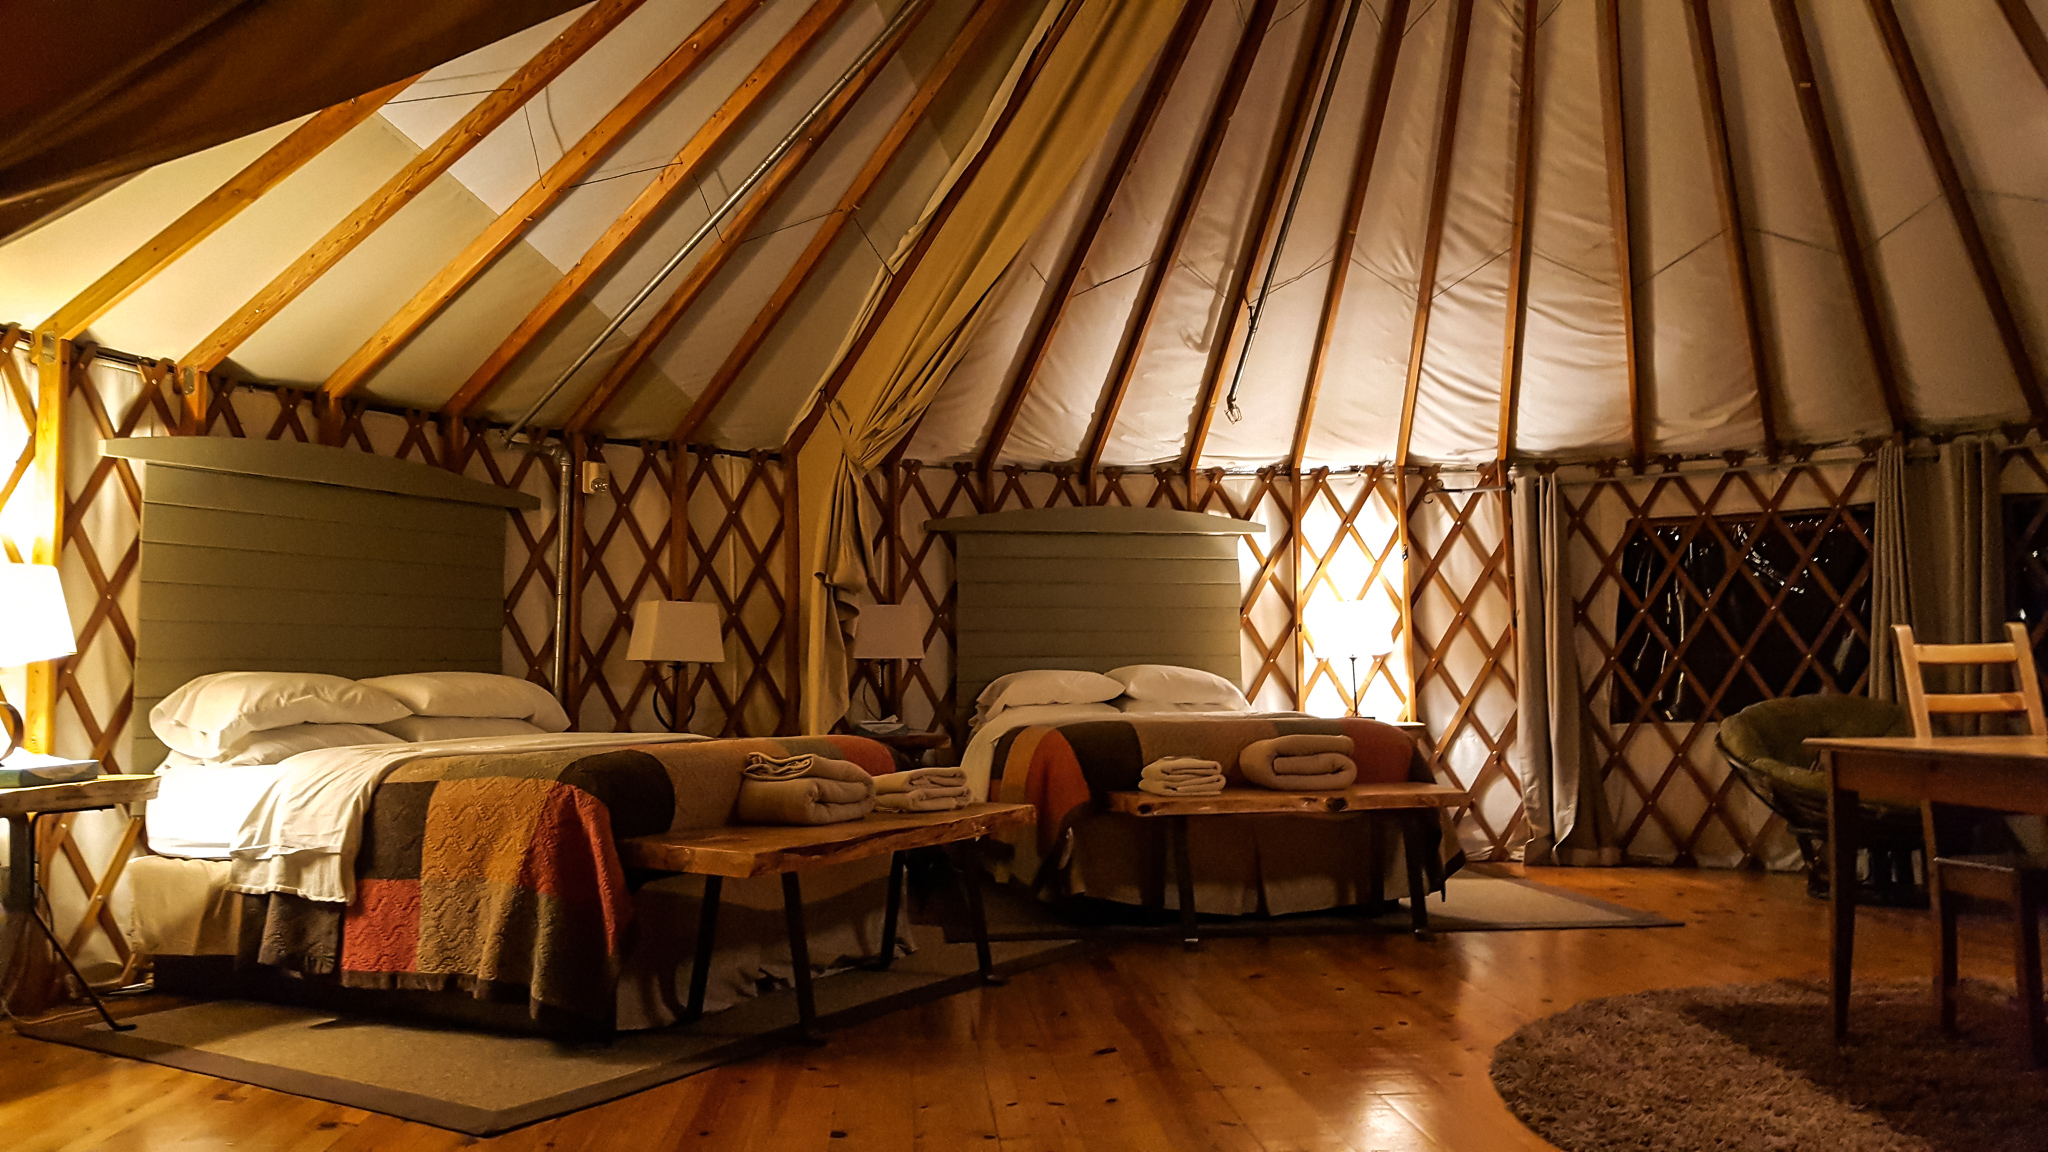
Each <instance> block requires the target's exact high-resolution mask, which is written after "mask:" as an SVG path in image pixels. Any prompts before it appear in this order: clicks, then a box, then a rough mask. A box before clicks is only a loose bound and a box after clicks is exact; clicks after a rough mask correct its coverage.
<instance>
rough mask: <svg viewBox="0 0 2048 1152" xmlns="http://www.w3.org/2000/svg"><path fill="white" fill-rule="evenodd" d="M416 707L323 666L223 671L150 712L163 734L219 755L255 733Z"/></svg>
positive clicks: (179, 744)
mask: <svg viewBox="0 0 2048 1152" xmlns="http://www.w3.org/2000/svg"><path fill="white" fill-rule="evenodd" d="M410 712H411V709H409V708H407V707H406V706H405V705H404V704H401V703H399V701H398V700H397V699H395V698H393V697H392V696H390V695H389V694H387V693H384V692H380V691H378V690H377V689H375V688H370V687H365V686H364V685H362V684H360V683H358V682H356V681H354V680H349V679H345V678H343V677H340V676H327V675H324V674H321V673H317V672H216V673H214V674H212V675H210V676H200V677H198V678H196V679H193V680H189V681H187V682H186V683H184V684H182V685H180V686H179V687H178V688H177V690H176V691H174V692H172V693H171V694H170V695H169V696H166V697H164V698H163V699H162V700H160V701H158V702H157V706H156V707H154V708H152V709H150V710H149V726H150V729H151V730H152V731H154V732H155V733H156V738H157V739H159V740H161V741H163V742H164V743H165V744H167V745H169V746H170V747H172V748H175V749H177V750H178V751H180V752H183V753H184V754H186V755H187V756H195V757H198V758H199V759H201V760H212V759H215V758H216V757H218V756H219V755H220V754H221V751H222V750H223V749H226V748H232V747H234V746H235V745H236V744H238V743H240V742H241V741H242V739H243V738H244V737H246V736H248V735H249V733H251V732H263V731H267V730H269V729H272V728H283V727H286V726H288V725H292V724H382V723H384V722H385V721H387V720H396V719H398V718H399V717H400V716H404V715H407V714H409V713H410Z"/></svg>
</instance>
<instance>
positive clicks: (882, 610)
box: [853, 604, 925, 712]
mask: <svg viewBox="0 0 2048 1152" xmlns="http://www.w3.org/2000/svg"><path fill="white" fill-rule="evenodd" d="M924 631H925V630H924V622H923V621H921V620H919V619H918V613H917V607H916V605H912V604H870V605H868V606H866V607H865V608H862V609H861V610H860V619H859V621H858V622H857V623H856V625H855V630H854V633H853V658H854V659H855V660H866V661H873V662H876V663H879V662H881V661H884V660H922V659H924ZM875 683H876V684H878V685H879V684H880V683H881V677H880V676H877V677H875ZM881 710H882V702H881V701H880V700H877V701H876V702H875V711H877V712H880V711H881Z"/></svg>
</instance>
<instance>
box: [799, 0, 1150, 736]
mask: <svg viewBox="0 0 2048 1152" xmlns="http://www.w3.org/2000/svg"><path fill="white" fill-rule="evenodd" d="M1067 7H1073V8H1074V9H1075V10H1074V12H1073V18H1072V20H1071V22H1070V23H1069V24H1068V25H1067V27H1066V29H1065V31H1064V33H1063V34H1061V35H1060V37H1059V41H1058V43H1056V44H1054V45H1052V46H1051V51H1050V54H1049V55H1048V56H1047V57H1046V62H1045V66H1044V68H1043V70H1042V71H1041V72H1040V73H1039V74H1038V77H1037V79H1036V80H1035V81H1034V82H1033V84H1032V85H1031V87H1030V89H1029V90H1028V91H1027V92H1026V93H1025V94H1024V96H1023V99H1022V103H1021V104H1020V105H1019V106H1018V109H1017V112H1016V116H1015V119H1013V120H1012V121H1011V123H1010V125H1009V127H1008V128H1007V129H1006V130H1005V131H1004V132H1003V133H1002V134H1001V135H1000V137H995V138H990V136H989V135H988V124H987V123H986V122H984V125H983V141H982V143H980V144H978V145H977V146H976V148H974V149H969V150H968V152H967V153H966V154H965V155H963V157H962V160H963V163H962V164H959V165H956V166H955V174H956V178H957V174H958V173H959V172H960V171H961V169H962V168H964V167H965V164H964V161H965V159H966V155H972V154H973V153H974V152H975V151H976V150H977V149H979V148H987V149H989V153H988V157H987V159H986V161H985V162H984V163H983V164H982V166H981V168H980V170H979V171H978V172H976V173H975V174H974V177H973V183H972V184H971V185H970V186H969V187H968V188H967V190H966V192H965V193H964V195H963V197H962V198H961V200H960V202H959V203H958V205H957V206H956V207H955V208H954V210H953V211H952V212H951V214H950V215H948V216H947V217H946V219H945V220H944V221H943V222H942V223H940V224H939V225H937V226H938V227H939V229H940V231H939V233H938V235H937V236H936V237H935V238H934V239H933V241H932V243H931V246H930V248H929V249H928V250H927V251H926V253H925V255H924V257H923V259H922V260H921V261H920V262H919V263H918V265H917V267H916V268H915V269H914V270H913V271H912V272H911V273H910V277H911V279H910V280H909V281H908V282H906V283H905V284H904V286H903V288H902V291H901V292H900V293H899V294H898V296H897V297H896V300H895V302H894V303H893V304H892V305H891V307H890V309H889V313H888V315H887V316H885V317H883V318H882V320H881V322H880V323H879V325H878V326H877V327H876V330H875V334H874V337H873V338H872V339H871V340H870V341H869V342H868V344H867V346H866V347H865V348H864V349H863V350H862V351H861V353H860V358H859V359H858V360H857V361H856V362H855V363H854V365H853V368H852V369H851V371H850V372H849V374H848V375H847V377H846V380H845V383H844V384H843V385H842V386H841V387H840V390H839V393H838V395H837V396H835V397H834V398H832V399H831V400H830V401H828V402H827V403H826V405H825V412H824V417H823V419H822V420H820V421H819V423H818V426H817V430H816V431H815V432H814V433H813V434H812V436H811V438H810V440H809V441H808V442H806V443H805V444H804V446H803V449H802V452H801V453H800V454H799V456H798V459H797V489H798V531H799V533H800V535H799V540H800V541H801V542H802V545H803V556H802V564H803V567H802V571H803V572H805V573H807V574H809V575H808V578H807V579H806V580H805V581H804V582H803V590H802V603H803V610H802V626H803V629H804V662H803V669H804V683H803V690H802V711H803V722H804V730H805V731H808V732H824V731H826V730H828V729H829V728H830V727H831V726H832V725H833V724H834V723H835V722H837V721H838V719H839V718H840V717H841V716H843V715H845V713H846V702H847V667H846V652H847V642H848V640H849V638H850V637H851V634H852V632H851V630H852V625H853V621H854V618H855V617H856V615H857V614H858V611H859V608H858V600H857V598H858V597H860V596H861V595H862V594H864V593H865V591H866V589H867V573H868V570H869V560H870V557H869V555H868V549H869V545H868V541H869V540H870V539H871V537H872V528H873V525H874V524H875V520H874V513H873V511H872V510H867V511H865V512H864V511H863V508H862V503H863V500H862V494H861V477H862V476H864V475H865V474H866V473H867V472H868V471H869V470H870V469H873V468H874V467H875V466H877V465H878V464H880V463H881V462H882V460H883V458H884V457H886V456H887V455H888V454H889V452H890V450H891V449H893V448H894V447H895V446H896V444H897V443H898V442H899V441H901V440H902V439H903V437H905V436H907V435H909V434H910V430H911V429H912V427H914V426H915V425H916V423H917V420H918V418H919V417H920V416H922V415H923V414H924V411H925V409H926V408H927V407H929V406H930V404H931V402H932V398H933V397H934V396H935V395H936V394H937V392H938V389H939V386H940V384H942V383H943V382H944V381H945V378H946V374H947V373H948V372H949V371H950V370H951V369H952V367H953V364H954V362H955V361H956V360H957V359H958V358H959V356H960V353H961V351H962V349H963V348H964V347H965V345H966V343H967V340H968V337H970V336H971V335H972V334H973V332H974V328H975V326H976V325H977V324H978V323H979V322H980V320H981V318H982V317H983V315H984V310H985V306H986V305H987V303H988V299H989V296H990V293H991V291H992V289H993V288H994V286H995V283H996V281H997V279H998V278H1000V277H1001V276H1002V274H1003V272H1004V271H1005V270H1006V269H1007V268H1008V267H1009V266H1010V262H1011V260H1013V259H1014V258H1015V257H1016V255H1017V253H1018V252H1019V251H1021V250H1022V249H1023V247H1024V244H1025V242H1026V241H1027V240H1028V239H1030V237H1031V235H1032V233H1033V232H1035V231H1037V229H1038V225H1039V223H1040V222H1041V221H1043V220H1044V219H1045V217H1046V215H1047V214H1048V213H1049V212H1051V210H1052V208H1053V207H1054V205H1055V204H1057V203H1058V201H1059V199H1060V198H1061V197H1062V196H1064V195H1065V194H1066V192H1067V190H1068V187H1069V186H1070V185H1071V183H1072V182H1073V179H1074V177H1075V175H1076V173H1077V172H1079V170H1080V168H1081V165H1082V164H1083V163H1084V162H1085V161H1086V160H1087V158H1088V157H1089V155H1090V154H1092V153H1093V152H1094V150H1095V148H1096V146H1097V145H1098V144H1100V143H1101V141H1102V139H1103V137H1104V135H1106V134H1107V133H1108V131H1109V128H1110V125H1111V123H1112V122H1113V121H1114V120H1115V118H1116V115H1117V113H1118V111H1119V110H1120V109H1121V108H1122V107H1123V104H1124V100H1125V98H1126V97H1127V96H1128V95H1129V94H1130V91H1131V89H1132V88H1133V87H1135V86H1136V85H1137V82H1138V81H1139V80H1140V79H1141V78H1142V77H1143V76H1144V75H1145V73H1146V72H1147V71H1149V70H1150V68H1151V64H1152V60H1153V58H1154V57H1155V56H1157V55H1158V52H1159V48H1160V46H1161V45H1162V44H1164V43H1165V42H1166V36H1167V33H1168V32H1169V31H1170V30H1171V29H1172V26H1173V23H1174V21H1175V20H1176V18H1178V16H1179V15H1180V9H1181V3H1180V2H1179V0H1170V2H1169V0H1064V3H1063V4H1051V5H1048V6H1047V18H1046V19H1045V20H1043V21H1041V24H1040V28H1039V35H1038V36H1034V37H1033V43H1034V44H1035V43H1037V42H1038V41H1039V39H1040V38H1041V37H1042V36H1043V35H1044V34H1045V29H1046V28H1047V27H1048V26H1049V24H1050V23H1051V20H1052V17H1053V14H1054V13H1055V12H1056V11H1061V10H1064V9H1065V8H1067ZM1029 52H1030V49H1028V48H1027V50H1026V53H1025V54H1024V55H1027V56H1028V54H1029ZM1023 58H1024V57H1023V56H1020V57H1019V59H1020V60H1021V59H1023ZM1016 82H1017V81H1016V76H1015V74H1014V73H1013V75H1012V77H1011V81H1010V83H1011V84H1014V83H1016ZM1008 99H1009V97H1007V96H1005V95H1002V94H999V95H998V97H997V99H996V101H995V102H994V104H993V105H992V106H991V112H992V113H993V111H994V109H995V108H997V107H1000V106H1002V105H1003V104H1004V103H1006V102H1007V100H1008ZM951 183H952V181H951V180H948V181H947V184H948V185H950V184H951ZM943 196H944V190H943V189H942V190H941V193H940V195H939V196H935V197H934V198H933V201H932V204H931V206H930V207H928V208H927V209H926V220H925V221H922V222H920V224H919V227H918V228H917V229H914V230H913V231H912V238H911V239H906V240H905V242H904V247H903V248H901V249H899V250H898V254H897V256H896V257H895V258H893V259H892V260H891V261H890V268H891V269H893V268H895V267H896V266H897V265H898V264H899V262H900V260H901V258H902V256H903V255H904V254H905V253H907V251H908V247H909V245H910V244H911V243H912V242H913V240H914V238H915V237H916V236H917V235H918V234H919V233H921V232H923V230H924V229H925V227H927V226H929V224H930V217H931V213H932V212H933V210H934V209H936V207H937V205H938V203H939V201H940V200H941V199H942V198H943ZM886 287H887V277H886V276H885V277H884V278H883V280H881V281H879V282H877V284H876V285H875V286H874V288H873V289H872V290H871V292H870V295H869V304H868V310H869V311H871V310H872V309H873V308H874V307H875V302H876V301H877V300H878V299H879V297H880V296H881V294H882V292H883V291H884V290H885V289H886ZM865 322H866V315H865V314H864V316H863V326H864V325H865ZM856 331H858V328H856ZM845 354H846V353H845V350H843V349H842V352H841V356H842V358H843V357H844V355H845ZM837 370H838V365H837V364H836V363H835V365H834V368H833V371H835V372H836V371H837ZM827 375H828V377H829V375H830V373H828V374H827ZM809 407H810V406H809V405H805V406H803V409H801V410H808V409H809Z"/></svg>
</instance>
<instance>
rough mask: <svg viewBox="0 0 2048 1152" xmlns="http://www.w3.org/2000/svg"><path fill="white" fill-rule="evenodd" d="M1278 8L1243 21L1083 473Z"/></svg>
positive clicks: (1104, 438) (1135, 312)
mask: <svg viewBox="0 0 2048 1152" xmlns="http://www.w3.org/2000/svg"><path fill="white" fill-rule="evenodd" d="M1274 8H1275V3H1274V0H1258V3H1257V4H1256V5H1254V6H1253V8H1252V11H1251V14H1250V15H1249V16H1247V17H1246V18H1245V28H1244V32H1243V34H1242V35H1241V36H1239V38H1238V41H1237V51H1236V53H1235V54H1233V55H1232V57H1231V59H1230V70H1229V71H1228V72H1226V73H1225V74H1224V77H1223V88H1222V90H1221V91H1219V92H1218V93H1217V94H1216V104H1215V106H1214V107H1213V108H1211V109H1210V112H1209V121H1208V124H1207V125H1206V126H1205V127H1204V128H1203V129H1202V142H1201V144H1200V146H1199V148H1198V150H1197V151H1196V153H1195V162H1194V166H1193V167H1192V168H1190V169H1189V171H1188V174H1187V176H1186V178H1185V179H1184V180H1183V181H1182V182H1181V186H1180V192H1179V194H1178V195H1177V196H1175V198H1174V202H1173V208H1172V211H1171V214H1170V215H1169V216H1168V217H1167V221H1166V234H1165V235H1164V236H1163V237H1161V239H1160V244H1159V248H1158V250H1157V251H1155V252H1154V253H1153V255H1152V260H1151V262H1150V263H1149V264H1147V265H1146V266H1145V273H1144V279H1143V280H1142V281H1141V282H1140V283H1139V285H1138V297H1137V300H1136V302H1135V303H1133V304H1132V306H1131V319H1130V321H1129V323H1128V324H1127V325H1126V326H1125V329H1124V335H1123V339H1122V340H1121V341H1120V342H1119V343H1118V344H1117V349H1116V355H1115V357H1114V358H1113V359H1112V360H1111V361H1110V366H1109V375H1108V377H1107V379H1106V381H1105V383H1104V387H1103V394H1102V401H1101V403H1100V404H1098V405H1097V407H1096V416H1095V424H1094V427H1093V428H1092V429H1090V431H1089V434H1088V442H1087V446H1086V447H1085V448H1084V449H1083V450H1082V453H1081V470H1082V471H1083V472H1093V471H1094V470H1095V466H1096V463H1097V462H1098V461H1100V460H1101V459H1102V447H1103V445H1105V444H1107V443H1108V442H1109V436H1110V433H1111V431H1112V430H1114V429H1115V427H1116V417H1117V413H1118V411H1119V410H1121V409H1122V408H1123V404H1124V395H1125V394H1126V393H1127V392H1129V391H1130V387H1131V380H1132V378H1133V377H1135V376H1136V374H1137V369H1138V354H1139V353H1140V352H1142V351H1143V350H1144V347H1145V338H1146V337H1147V336H1148V335H1150V334H1151V331H1152V323H1153V321H1154V320H1155V319H1157V311H1158V305H1159V291H1160V288H1161V287H1163V286H1164V285H1165V283H1166V276H1167V274H1168V273H1169V272H1171V271H1172V270H1173V266H1174V265H1175V264H1177V263H1179V262H1180V250H1181V245H1182V244H1184V243H1186V241H1187V235H1188V229H1189V227H1190V226H1191V225H1192V223H1193V221H1194V216H1195V206H1196V205H1197V204H1199V203H1201V199H1202V190H1203V189H1204V188H1206V187H1208V184H1209V177H1210V175H1211V174H1212V173H1213V172H1214V171H1215V169H1216V159H1217V156H1218V155H1219V154H1220V153H1221V152H1222V150H1223V137H1224V135H1225V133H1226V132H1227V131H1228V130H1229V128H1230V121H1231V118H1232V117H1233V116H1235V115H1236V114H1237V105H1238V101H1239V100H1240V99H1241V98H1242V97H1243V96H1244V89H1245V84H1246V82H1247V81H1249V80H1250V79H1251V74H1252V64H1253V63H1254V62H1255V61H1257V60H1258V57H1259V46H1260V45H1261V44H1263V43H1265V40H1266V32H1267V30H1268V27H1269V26H1270V25H1271V24H1272V22H1273V14H1274Z"/></svg>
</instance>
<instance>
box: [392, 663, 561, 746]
mask: <svg viewBox="0 0 2048 1152" xmlns="http://www.w3.org/2000/svg"><path fill="white" fill-rule="evenodd" d="M362 683H364V684H367V685H369V686H370V687H372V688H376V689H378V690H379V691H383V692H388V693H390V694H391V695H392V696H395V697H397V698H398V699H399V700H400V701H402V702H403V703H404V704H405V706H406V707H408V708H410V709H412V710H413V711H414V712H416V713H418V714H419V715H421V716H470V717H489V718H492V719H497V720H524V721H527V722H528V723H530V724H532V725H533V726H534V727H536V728H539V729H540V730H541V731H543V732H565V731H567V730H568V728H569V716H568V714H567V713H566V712H563V711H562V705H561V703H560V702H559V701H557V700H556V699H555V697H554V694H553V693H551V692H549V691H548V690H547V689H545V688H543V687H541V686H540V685H538V684H535V683H533V682H532V681H530V680H521V679H519V678H518V677H516V676H497V675H493V674H491V673H489V672H407V673H405V674H403V675H399V676H377V677H374V678H372V679H369V680H364V681H362ZM391 719H396V717H391Z"/></svg>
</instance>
